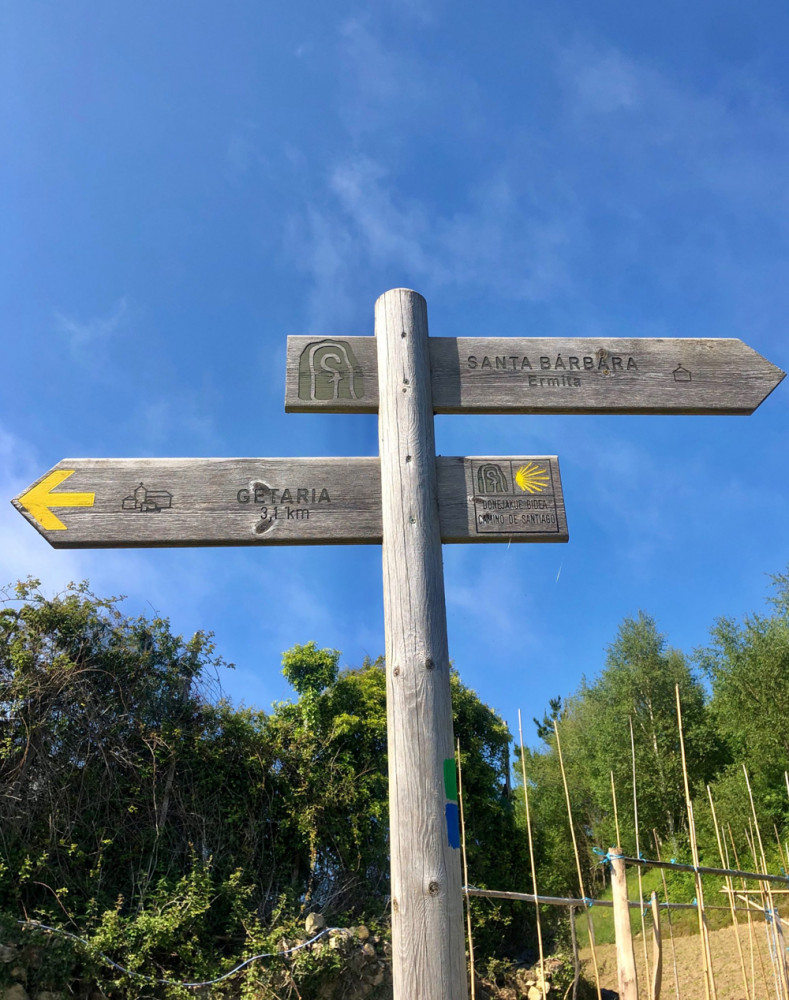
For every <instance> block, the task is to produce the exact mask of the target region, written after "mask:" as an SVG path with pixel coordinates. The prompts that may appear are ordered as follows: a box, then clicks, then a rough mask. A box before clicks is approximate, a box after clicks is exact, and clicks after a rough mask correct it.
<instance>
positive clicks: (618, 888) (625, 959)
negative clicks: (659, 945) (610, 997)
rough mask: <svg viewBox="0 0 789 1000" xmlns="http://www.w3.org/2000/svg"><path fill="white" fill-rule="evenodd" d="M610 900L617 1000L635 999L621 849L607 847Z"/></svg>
mask: <svg viewBox="0 0 789 1000" xmlns="http://www.w3.org/2000/svg"><path fill="white" fill-rule="evenodd" d="M608 857H609V858H610V860H611V899H612V900H613V904H614V932H615V934H616V969H617V978H618V982H619V996H620V997H621V1000H638V978H637V974H636V955H635V951H634V949H633V933H632V931H631V928H630V904H629V903H628V899H627V874H626V871H625V862H624V860H623V859H622V849H621V848H620V847H611V848H609V851H608Z"/></svg>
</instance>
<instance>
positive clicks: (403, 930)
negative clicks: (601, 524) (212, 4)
mask: <svg viewBox="0 0 789 1000" xmlns="http://www.w3.org/2000/svg"><path fill="white" fill-rule="evenodd" d="M375 339H376V343H377V354H378V391H379V406H378V444H379V452H380V459H381V518H382V529H383V545H382V551H383V590H384V629H385V634H386V701H387V742H388V758H389V824H390V859H391V860H390V863H391V893H392V979H393V987H394V1000H415V998H417V997H418V998H419V1000H466V998H467V996H468V988H467V984H466V947H465V941H464V937H465V935H464V933H463V893H462V891H461V866H460V824H459V818H460V817H459V813H458V803H457V787H456V782H455V741H454V739H453V736H452V695H451V689H450V683H449V649H448V645H447V616H446V603H445V599H444V572H443V564H442V555H441V533H440V527H439V518H438V488H437V481H436V450H435V433H434V428H433V401H432V388H431V377H430V351H429V344H428V332H427V305H426V303H425V300H424V299H423V298H422V296H421V295H418V294H417V293H416V292H412V291H410V290H409V289H405V288H395V289H393V290H391V291H389V292H385V293H384V294H383V295H382V296H381V297H380V298H379V299H378V301H377V302H376V303H375Z"/></svg>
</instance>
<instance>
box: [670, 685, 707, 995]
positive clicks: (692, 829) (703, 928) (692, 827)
mask: <svg viewBox="0 0 789 1000" xmlns="http://www.w3.org/2000/svg"><path fill="white" fill-rule="evenodd" d="M674 690H675V693H676V696H677V726H678V728H679V746H680V750H681V752H682V778H683V781H684V783H685V807H686V809H687V813H688V830H689V833H690V849H691V853H692V855H693V864H694V866H695V867H696V868H698V866H699V851H698V845H697V844H696V823H695V820H694V818H693V801H692V800H691V797H690V782H689V781H688V765H687V761H686V760H685V734H684V732H683V729H682V705H681V703H680V698H679V684H676V685H675V687H674ZM695 877H696V903H697V904H698V911H699V935H700V939H701V962H702V967H703V969H704V990H705V993H706V995H707V1000H710V997H711V998H712V1000H717V992H716V990H715V977H714V976H713V973H712V963H711V961H710V945H709V937H708V934H707V921H706V918H705V916H704V889H703V887H702V884H701V875H699V873H698V872H696V876H695Z"/></svg>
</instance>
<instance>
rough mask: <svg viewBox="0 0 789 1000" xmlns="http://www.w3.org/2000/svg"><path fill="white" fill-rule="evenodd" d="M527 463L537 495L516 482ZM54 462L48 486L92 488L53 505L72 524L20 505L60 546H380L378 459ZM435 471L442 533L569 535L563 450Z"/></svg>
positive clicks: (473, 537) (447, 463)
mask: <svg viewBox="0 0 789 1000" xmlns="http://www.w3.org/2000/svg"><path fill="white" fill-rule="evenodd" d="M531 466H535V467H536V468H537V469H538V470H543V472H544V475H542V476H541V475H540V473H539V472H538V473H537V481H536V486H537V487H539V491H538V492H536V493H530V492H528V490H523V489H521V488H520V487H519V486H518V485H517V483H516V481H515V476H516V475H517V470H518V469H519V468H527V467H528V468H530V467H531ZM496 468H498V469H499V470H500V475H497V474H496V473H495V469H496ZM58 470H73V474H72V475H70V476H69V477H68V478H66V479H65V480H63V481H62V482H61V484H60V485H59V486H57V488H56V490H54V491H53V492H55V493H58V494H60V493H79V492H90V493H92V494H94V498H93V504H92V506H85V507H64V508H60V507H58V506H57V504H54V505H53V508H52V509H53V512H54V513H55V514H56V515H57V518H58V519H59V520H60V521H61V522H62V523H63V524H64V525H65V526H66V527H65V529H60V530H46V529H44V528H42V526H41V525H40V524H39V523H38V522H37V521H36V520H35V518H34V517H33V516H32V515H31V513H30V512H29V511H28V510H27V509H26V508H25V506H24V504H23V500H24V497H25V494H26V493H27V492H28V491H29V490H25V491H24V492H23V493H22V494H20V496H19V497H17V498H16V499H15V500H14V501H13V503H14V505H15V506H16V508H17V509H18V510H19V511H20V513H22V514H23V516H24V517H26V518H27V520H28V521H29V522H30V523H31V524H32V525H33V526H34V527H35V528H36V529H37V530H38V531H39V532H40V533H41V534H42V535H43V536H44V537H45V538H46V539H47V541H49V542H50V543H51V544H52V545H53V546H54V547H55V548H135V547H137V548H139V547H163V546H206V545H342V544H350V545H353V544H356V545H363V544H373V545H376V544H380V542H381V537H382V529H381V472H380V461H379V459H378V458H227V459H220V458H146V459H131V458H127V459H114V458H103V459H87V458H67V459H64V460H63V461H62V462H59V463H58V464H57V465H56V466H55V467H54V469H51V470H49V472H47V473H46V474H45V475H44V476H42V477H41V479H40V480H38V481H37V482H42V481H45V480H46V479H47V477H48V476H50V475H51V474H52V473H53V472H56V471H58ZM486 472H487V479H486V478H485V476H486ZM436 474H437V481H438V497H439V501H438V502H439V511H440V526H441V539H442V541H444V542H459V543H461V542H479V543H486V542H500V541H513V542H526V541H529V542H538V541H547V542H552V541H556V542H565V541H567V537H568V535H567V520H566V515H565V509H564V497H563V494H562V484H561V478H560V475H559V463H558V460H557V458H556V456H552V455H549V456H520V457H511V456H508V457H505V458H502V457H495V456H494V457H491V456H479V457H468V458H453V457H442V458H438V459H437V460H436ZM481 474H482V479H481V480H480V475H481ZM35 485H36V484H33V486H35ZM141 487H142V489H141ZM480 487H483V488H482V489H481V488H480Z"/></svg>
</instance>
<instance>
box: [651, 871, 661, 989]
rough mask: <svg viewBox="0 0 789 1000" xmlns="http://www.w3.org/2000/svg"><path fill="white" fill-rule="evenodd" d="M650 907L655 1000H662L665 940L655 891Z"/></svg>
mask: <svg viewBox="0 0 789 1000" xmlns="http://www.w3.org/2000/svg"><path fill="white" fill-rule="evenodd" d="M649 905H650V907H651V909H652V945H653V952H652V954H653V957H654V960H655V963H654V970H655V972H654V976H653V979H652V997H653V1000H660V990H661V987H662V985H663V939H662V937H661V935H660V908H659V906H658V898H657V893H656V892H654V891H653V893H652V895H651V897H650V900H649Z"/></svg>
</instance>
